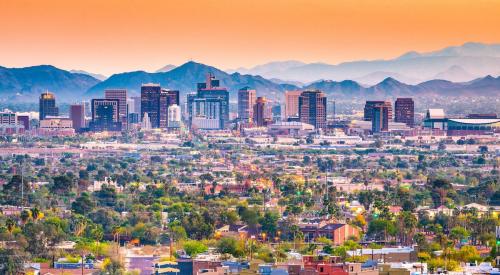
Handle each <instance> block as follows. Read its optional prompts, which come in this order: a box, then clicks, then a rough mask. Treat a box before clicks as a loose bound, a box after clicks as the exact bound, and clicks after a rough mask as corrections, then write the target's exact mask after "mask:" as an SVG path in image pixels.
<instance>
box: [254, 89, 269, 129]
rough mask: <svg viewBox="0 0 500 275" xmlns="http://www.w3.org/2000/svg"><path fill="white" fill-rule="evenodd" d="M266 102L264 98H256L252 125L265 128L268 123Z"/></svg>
mask: <svg viewBox="0 0 500 275" xmlns="http://www.w3.org/2000/svg"><path fill="white" fill-rule="evenodd" d="M267 108H268V106H267V100H266V98H265V97H260V96H259V97H258V98H257V100H256V102H255V105H254V106H253V123H254V124H255V125H256V126H258V127H262V126H266V125H267V123H268V122H269V121H270V119H269V117H268V115H269V114H268V113H269V112H267Z"/></svg>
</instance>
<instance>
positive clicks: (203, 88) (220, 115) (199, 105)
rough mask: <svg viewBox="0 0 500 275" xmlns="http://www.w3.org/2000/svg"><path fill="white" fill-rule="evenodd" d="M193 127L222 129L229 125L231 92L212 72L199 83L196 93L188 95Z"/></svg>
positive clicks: (190, 119) (190, 118)
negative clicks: (204, 80) (221, 85)
mask: <svg viewBox="0 0 500 275" xmlns="http://www.w3.org/2000/svg"><path fill="white" fill-rule="evenodd" d="M187 102H188V112H189V113H188V115H189V121H190V124H191V125H190V126H191V128H196V129H214V130H217V129H219V130H221V129H225V128H227V127H228V126H229V92H228V91H227V89H226V88H223V87H220V83H219V80H217V79H215V76H213V75H212V74H208V75H207V79H206V82H204V83H198V84H197V92H196V94H195V95H194V94H192V95H188V97H187Z"/></svg>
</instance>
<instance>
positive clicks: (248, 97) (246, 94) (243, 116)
mask: <svg viewBox="0 0 500 275" xmlns="http://www.w3.org/2000/svg"><path fill="white" fill-rule="evenodd" d="M256 99H257V92H256V91H255V90H252V89H250V88H248V87H245V88H242V89H240V90H239V91H238V120H239V121H241V122H244V123H248V122H251V120H252V119H253V108H254V105H255V101H256Z"/></svg>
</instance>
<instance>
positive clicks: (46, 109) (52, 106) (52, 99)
mask: <svg viewBox="0 0 500 275" xmlns="http://www.w3.org/2000/svg"><path fill="white" fill-rule="evenodd" d="M39 111H40V116H39V119H40V120H43V119H45V118H46V117H48V116H52V117H55V116H59V108H57V106H56V96H55V95H54V94H53V93H51V92H49V91H45V92H43V93H42V94H41V95H40V105H39Z"/></svg>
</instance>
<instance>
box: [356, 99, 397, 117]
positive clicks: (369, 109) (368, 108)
mask: <svg viewBox="0 0 500 275" xmlns="http://www.w3.org/2000/svg"><path fill="white" fill-rule="evenodd" d="M375 105H377V106H378V105H383V106H385V107H387V110H388V116H387V118H388V119H389V120H392V104H391V102H390V101H382V100H369V101H366V103H365V108H364V116H363V118H364V120H365V121H372V118H373V107H374V106H375Z"/></svg>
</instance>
